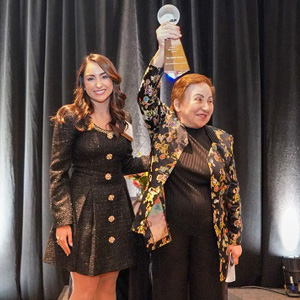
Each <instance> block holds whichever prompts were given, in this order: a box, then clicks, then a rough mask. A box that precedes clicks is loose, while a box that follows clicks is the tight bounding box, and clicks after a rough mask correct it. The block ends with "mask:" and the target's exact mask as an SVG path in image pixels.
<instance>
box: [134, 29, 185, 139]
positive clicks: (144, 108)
mask: <svg viewBox="0 0 300 300" xmlns="http://www.w3.org/2000/svg"><path fill="white" fill-rule="evenodd" d="M156 36H157V41H158V50H157V52H156V54H155V55H154V57H153V58H152V60H151V62H150V64H149V66H148V68H147V70H146V72H145V74H144V77H143V80H142V83H141V86H140V90H139V94H138V103H139V106H140V110H141V113H142V115H143V118H144V121H145V123H146V126H147V128H148V131H149V134H150V136H151V135H152V134H153V133H154V132H155V130H156V128H157V127H158V126H159V125H160V124H161V123H162V122H163V120H164V118H165V115H166V112H167V110H168V108H167V107H166V106H165V105H164V104H163V103H161V101H160V81H161V78H162V75H163V66H164V56H165V48H164V43H165V39H167V38H170V39H178V38H180V37H181V34H180V29H179V27H178V26H176V25H173V24H170V23H164V24H162V25H161V26H159V27H158V29H157V30H156Z"/></svg>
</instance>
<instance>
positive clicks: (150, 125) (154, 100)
mask: <svg viewBox="0 0 300 300" xmlns="http://www.w3.org/2000/svg"><path fill="white" fill-rule="evenodd" d="M162 75H163V69H162V68H156V67H154V66H152V65H149V66H148V68H147V70H146V72H145V74H144V76H143V80H142V83H141V86H140V90H139V93H138V104H139V107H140V110H141V113H142V116H143V119H144V121H145V123H146V127H147V129H148V132H149V134H150V136H151V135H153V134H154V132H155V130H156V128H157V127H158V126H159V125H160V124H161V123H162V122H163V121H164V119H165V115H166V112H167V110H168V108H167V106H166V105H165V104H163V103H162V102H161V101H160V98H159V97H160V82H161V78H162Z"/></svg>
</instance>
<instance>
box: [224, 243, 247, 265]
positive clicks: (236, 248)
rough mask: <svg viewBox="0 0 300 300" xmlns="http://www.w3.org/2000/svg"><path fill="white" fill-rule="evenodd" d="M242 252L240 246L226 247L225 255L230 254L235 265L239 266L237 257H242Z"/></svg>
mask: <svg viewBox="0 0 300 300" xmlns="http://www.w3.org/2000/svg"><path fill="white" fill-rule="evenodd" d="M242 252H243V251H242V246H241V245H228V248H227V255H228V256H230V253H231V255H232V257H233V261H234V264H235V265H238V264H239V257H240V256H241V255H242Z"/></svg>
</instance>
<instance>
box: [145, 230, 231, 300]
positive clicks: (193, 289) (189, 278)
mask: <svg viewBox="0 0 300 300" xmlns="http://www.w3.org/2000/svg"><path fill="white" fill-rule="evenodd" d="M171 234H172V242H171V243H170V244H168V245H165V246H163V247H161V248H159V249H157V250H154V251H152V252H151V273H152V285H153V286H152V294H153V298H152V299H153V300H174V299H178V300H187V299H190V300H227V284H226V283H221V282H220V277H219V254H218V248H217V240H216V236H215V233H214V232H213V231H212V232H210V233H207V234H205V235H199V236H189V235H186V234H183V233H181V232H180V231H179V230H176V229H175V228H171Z"/></svg>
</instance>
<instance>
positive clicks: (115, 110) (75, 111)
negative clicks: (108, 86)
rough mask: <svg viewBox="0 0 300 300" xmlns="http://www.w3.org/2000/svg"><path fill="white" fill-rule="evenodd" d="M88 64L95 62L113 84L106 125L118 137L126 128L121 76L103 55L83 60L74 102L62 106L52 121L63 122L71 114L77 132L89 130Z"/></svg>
mask: <svg viewBox="0 0 300 300" xmlns="http://www.w3.org/2000/svg"><path fill="white" fill-rule="evenodd" d="M88 62H96V63H97V64H98V65H99V66H100V67H101V69H102V70H103V71H104V72H105V73H106V74H107V75H108V76H109V78H110V79H111V80H112V82H113V91H112V94H111V96H110V105H109V112H110V116H111V121H110V122H109V123H108V125H109V126H110V128H111V129H112V130H113V131H114V133H115V134H116V135H117V136H119V135H120V134H121V133H123V132H124V130H125V127H126V122H125V111H124V105H125V100H126V95H125V93H123V92H122V91H121V89H120V84H121V81H122V79H121V76H120V75H119V73H118V72H117V70H116V68H115V66H114V65H113V63H112V62H111V61H110V60H109V59H108V58H107V57H105V56H104V55H100V54H94V53H92V54H89V55H88V56H86V57H84V58H83V61H82V64H81V66H80V68H79V70H78V72H77V80H76V89H75V91H74V96H75V97H74V102H73V103H72V104H68V105H64V106H62V107H61V108H60V109H59V110H58V112H57V114H56V115H55V116H54V117H52V120H53V121H55V122H58V123H64V122H65V114H66V113H67V112H70V113H72V115H74V116H75V122H74V123H75V127H76V128H77V129H78V130H79V131H84V130H91V129H92V128H93V123H92V121H91V114H92V113H93V112H94V107H93V103H92V102H91V99H90V97H89V96H88V94H87V93H86V91H85V90H84V72H85V70H86V66H87V64H88Z"/></svg>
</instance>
